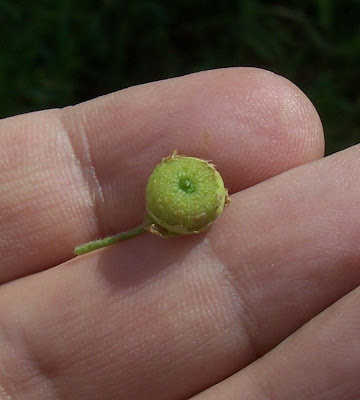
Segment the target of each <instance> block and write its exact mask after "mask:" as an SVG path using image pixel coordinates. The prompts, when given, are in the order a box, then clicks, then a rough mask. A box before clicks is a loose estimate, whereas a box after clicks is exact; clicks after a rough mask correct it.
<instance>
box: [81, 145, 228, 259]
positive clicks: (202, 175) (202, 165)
mask: <svg viewBox="0 0 360 400" xmlns="http://www.w3.org/2000/svg"><path fill="white" fill-rule="evenodd" d="M145 195H146V214H145V219H144V222H143V224H142V225H140V226H137V227H135V228H133V229H130V230H128V231H125V232H121V233H118V234H116V235H114V236H108V237H106V238H104V239H98V240H93V241H91V242H89V243H85V244H82V245H80V246H77V247H76V248H75V250H74V252H75V254H76V255H82V254H86V253H89V252H91V251H94V250H98V249H101V248H102V247H106V246H110V245H112V244H114V243H117V242H120V241H122V240H127V239H130V238H133V237H135V236H138V235H141V234H143V233H145V232H147V231H150V232H152V233H155V234H157V235H160V236H162V237H171V236H178V235H190V234H192V233H200V232H202V231H204V230H205V229H207V228H208V227H209V226H210V225H211V224H212V223H213V222H215V221H216V219H217V218H218V217H219V215H220V214H221V213H222V211H223V209H224V206H225V205H226V204H227V203H228V202H230V199H229V196H228V192H227V190H226V189H225V187H224V182H223V180H222V178H221V176H220V174H219V173H218V172H217V171H216V169H215V168H214V166H213V165H212V164H210V163H208V162H207V161H204V160H201V159H200V158H195V157H186V156H179V155H178V154H176V151H174V152H173V154H172V155H171V156H169V157H167V158H165V159H163V160H162V162H161V163H160V164H159V165H158V166H157V167H156V168H155V169H154V171H153V173H152V174H151V175H150V177H149V180H148V182H147V186H146V193H145Z"/></svg>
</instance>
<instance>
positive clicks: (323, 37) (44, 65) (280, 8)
mask: <svg viewBox="0 0 360 400" xmlns="http://www.w3.org/2000/svg"><path fill="white" fill-rule="evenodd" d="M359 17H360V1H359V0H352V1H350V0H314V1H306V0H303V1H295V0H294V1H277V2H271V1H264V0H237V1H235V0H222V1H217V0H197V1H196V0H172V1H166V0H165V1H164V0H163V1H156V0H153V1H150V0H149V1H145V0H138V1H136V0H133V1H121V0H118V1H116V0H103V1H91V0H76V1H74V0H61V1H55V0H51V1H50V0H48V1H46V0H43V1H41V0H38V1H36V2H30V1H28V0H19V1H18V0H0V22H1V25H0V32H1V36H0V40H1V53H0V116H1V117H5V116H10V115H14V114H18V113H23V112H27V111H33V110H39V109H43V108H49V107H62V106H65V105H67V104H74V103H77V102H80V101H83V100H87V99H90V98H92V97H96V96H98V95H101V94H105V93H108V92H111V91H115V90H118V89H121V88H124V87H127V86H131V85H135V84H139V83H143V82H148V81H152V80H157V79H163V78H168V77H173V76H178V75H182V74H186V73H190V72H194V71H201V70H204V69H211V68H218V67H226V66H257V67H262V68H266V69H269V70H272V71H274V72H276V73H278V74H281V75H284V76H286V77H287V78H289V79H291V80H292V81H293V82H294V83H295V84H296V85H298V86H299V87H300V88H301V89H302V90H303V91H304V92H305V93H306V94H307V95H308V96H309V97H310V98H311V100H312V101H313V103H314V104H315V106H316V108H317V109H318V111H319V113H320V116H321V118H322V121H323V123H324V126H325V132H326V139H327V153H328V154H329V153H332V152H334V151H337V150H340V149H342V148H345V147H348V146H350V145H352V144H355V143H358V142H359V141H360V140H359V139H360V96H359V89H360V83H359V65H360V23H359V20H360V18H359Z"/></svg>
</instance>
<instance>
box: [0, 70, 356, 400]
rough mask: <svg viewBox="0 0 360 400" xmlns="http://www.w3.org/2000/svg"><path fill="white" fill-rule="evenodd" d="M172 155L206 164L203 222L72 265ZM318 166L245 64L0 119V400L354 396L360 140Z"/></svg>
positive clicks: (279, 87) (314, 123) (311, 135)
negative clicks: (211, 174)
mask: <svg viewBox="0 0 360 400" xmlns="http://www.w3.org/2000/svg"><path fill="white" fill-rule="evenodd" d="M339 118H341V115H339ZM174 149H179V150H180V151H181V152H182V153H184V154H188V155H192V156H196V157H200V158H204V159H210V160H212V161H213V162H214V163H215V164H216V166H217V169H218V170H219V172H220V173H221V174H222V176H223V178H224V181H225V184H226V186H227V187H228V188H229V193H230V195H231V204H230V205H229V206H228V207H226V209H225V211H224V213H223V214H222V216H221V217H220V218H219V220H218V221H217V222H216V223H215V224H214V225H213V226H212V227H211V228H210V229H209V230H208V231H207V232H206V233H204V234H202V235H198V236H191V237H183V238H177V239H162V238H159V237H155V236H152V235H151V234H144V235H142V236H139V237H137V238H134V239H131V240H129V241H126V242H122V243H118V244H115V245H113V246H110V247H108V248H106V249H101V250H99V251H96V252H93V253H89V254H87V255H85V256H81V257H74V255H73V249H74V247H75V246H76V245H78V244H81V243H84V242H87V241H89V240H93V239H96V238H99V237H104V236H106V235H108V234H114V233H116V232H118V231H122V230H126V229H129V228H131V227H133V226H136V225H137V224H138V223H139V222H141V221H142V218H143V214H144V188H145V184H146V179H147V177H148V175H149V174H150V172H151V171H152V169H153V168H154V166H155V165H156V164H157V163H158V162H159V161H160V160H161V158H162V157H164V156H167V155H169V154H171V152H172V151H173V150H174ZM323 154H324V138H323V131H322V126H321V122H320V119H319V117H318V114H317V112H316V110H315V108H314V107H313V105H312V104H311V103H310V101H309V100H308V99H307V98H306V96H305V95H304V94H303V93H302V92H301V91H300V90H299V89H298V88H296V87H295V86H294V85H293V84H292V83H290V82H289V81H287V80H286V79H284V78H281V77H279V76H277V75H275V74H272V73H270V72H266V71H262V70H257V69H250V68H233V69H225V70H216V71H208V72H202V73H199V74H193V75H189V76H185V77H181V78H176V79H171V80H167V81H161V82H155V83H151V84H147V85H142V86H138V87H133V88H129V89H126V90H123V91H120V92H117V93H114V94H111V95H108V96H105V97H101V98H98V99H95V100H92V101H90V102H87V103H84V104H80V105H77V106H75V107H69V108H65V109H62V110H47V111H42V112H37V113H32V114H27V115H21V116H16V117H12V118H8V119H4V120H2V121H0V255H1V258H0V259H1V262H0V282H1V286H0V399H1V400H10V399H11V400H13V399H27V400H32V399H34V400H35V399H36V400H42V399H51V400H52V399H77V400H82V399H84V400H85V399H86V400H89V399H90V400H92V399H101V400H107V399H111V400H113V399H131V400H142V399H146V400H151V399H156V400H178V399H179V400H180V399H188V398H191V397H193V396H194V399H196V400H215V399H217V400H218V399H221V400H237V399H239V400H240V399H241V400H254V399H256V400H289V399H292V400H305V399H306V400H315V399H316V400H358V399H359V398H360V379H359V376H360V341H359V336H360V312H359V310H360V296H359V294H360V291H359V289H358V288H357V287H358V285H359V284H360V185H359V182H360V169H359V160H360V148H359V146H355V147H352V148H349V149H347V150H345V151H342V152H339V153H337V154H334V155H332V156H329V157H326V158H324V157H323ZM285 339H286V340H285ZM230 376H231V377H230Z"/></svg>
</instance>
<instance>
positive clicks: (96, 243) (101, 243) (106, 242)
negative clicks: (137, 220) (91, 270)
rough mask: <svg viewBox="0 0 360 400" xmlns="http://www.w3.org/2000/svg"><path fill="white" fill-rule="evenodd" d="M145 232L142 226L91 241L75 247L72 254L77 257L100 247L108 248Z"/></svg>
mask: <svg viewBox="0 0 360 400" xmlns="http://www.w3.org/2000/svg"><path fill="white" fill-rule="evenodd" d="M145 232H147V230H146V229H145V228H144V226H143V225H140V226H137V227H136V228H133V229H130V230H128V231H125V232H121V233H118V234H116V235H114V236H109V237H106V238H104V239H99V240H93V241H92V242H89V243H85V244H82V245H80V246H77V247H75V250H74V253H75V254H76V255H77V256H81V255H83V254H86V253H90V252H91V251H94V250H98V249H101V248H102V247H106V246H110V245H111V244H114V243H117V242H120V241H122V240H127V239H131V238H133V237H135V236H138V235H141V234H142V233H145Z"/></svg>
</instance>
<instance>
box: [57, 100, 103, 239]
mask: <svg viewBox="0 0 360 400" xmlns="http://www.w3.org/2000/svg"><path fill="white" fill-rule="evenodd" d="M69 108H73V107H66V108H64V109H62V110H59V121H60V123H61V125H62V126H63V127H64V134H65V136H66V139H67V141H68V143H69V144H70V147H71V151H72V156H73V157H72V158H73V159H74V162H75V165H76V166H77V167H78V169H79V171H80V175H81V176H82V178H83V184H84V186H85V187H86V188H87V199H86V200H87V201H86V203H89V204H90V206H91V208H92V209H93V216H94V219H95V224H96V226H97V231H98V232H100V233H102V232H104V229H103V226H102V222H101V221H102V218H101V215H102V213H101V211H100V209H101V207H104V203H105V201H104V194H103V190H102V186H101V184H100V181H99V179H98V178H97V173H96V170H95V167H94V165H93V162H92V158H91V153H90V143H89V140H88V139H87V134H86V129H85V128H84V123H79V121H77V134H76V136H75V133H74V132H73V129H72V126H71V120H69V118H68V115H66V114H67V113H68V110H69ZM83 117H84V116H83ZM67 121H69V123H68V122H67ZM79 132H80V133H79ZM74 137H80V145H76V144H75V141H74Z"/></svg>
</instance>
